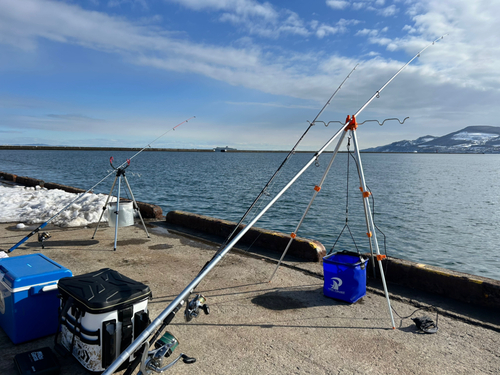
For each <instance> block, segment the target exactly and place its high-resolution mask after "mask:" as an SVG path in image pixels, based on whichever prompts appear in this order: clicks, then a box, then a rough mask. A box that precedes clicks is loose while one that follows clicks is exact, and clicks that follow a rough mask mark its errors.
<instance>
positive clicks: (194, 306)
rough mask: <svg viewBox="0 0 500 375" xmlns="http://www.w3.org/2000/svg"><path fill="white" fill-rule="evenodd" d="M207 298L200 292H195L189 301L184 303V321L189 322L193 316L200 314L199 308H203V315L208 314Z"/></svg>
mask: <svg viewBox="0 0 500 375" xmlns="http://www.w3.org/2000/svg"><path fill="white" fill-rule="evenodd" d="M206 302H207V299H206V298H205V297H203V295H201V294H197V295H196V297H194V298H193V300H192V301H191V302H189V303H188V304H187V305H186V310H185V311H184V319H186V322H190V321H191V320H193V318H197V317H198V315H200V309H201V310H203V312H204V313H205V315H208V314H210V307H208V305H207V304H206Z"/></svg>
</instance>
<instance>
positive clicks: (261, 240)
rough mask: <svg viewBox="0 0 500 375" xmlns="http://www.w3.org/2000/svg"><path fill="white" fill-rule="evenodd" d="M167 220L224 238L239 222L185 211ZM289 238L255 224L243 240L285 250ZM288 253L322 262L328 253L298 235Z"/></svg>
mask: <svg viewBox="0 0 500 375" xmlns="http://www.w3.org/2000/svg"><path fill="white" fill-rule="evenodd" d="M166 221H167V223H169V224H172V225H178V226H182V227H185V228H189V229H192V230H196V231H200V232H203V233H207V234H211V235H215V236H218V237H222V238H227V237H228V236H229V235H230V234H231V232H232V231H233V230H234V228H235V227H236V223H234V222H232V221H227V220H220V219H215V218H213V217H209V216H203V215H197V214H193V213H190V212H184V211H170V212H168V213H167V215H166ZM242 228H243V226H242V227H241V228H240V229H239V230H238V231H237V233H239V231H240V230H241V229H242ZM289 241H290V235H286V234H283V233H280V232H275V231H271V230H267V229H261V228H255V227H253V228H251V229H250V230H249V231H248V232H247V233H245V235H244V236H243V237H242V239H241V240H240V241H239V243H241V244H253V246H256V247H262V248H264V249H266V250H271V251H275V252H277V253H279V254H282V253H283V250H285V248H286V246H287V244H288V242H289ZM287 254H290V255H293V256H296V257H298V258H301V259H304V260H307V261H311V262H320V261H321V260H322V258H323V257H324V256H325V255H326V250H325V247H324V246H323V245H322V244H321V243H320V242H318V241H314V240H309V239H305V238H300V237H296V238H295V239H294V240H293V242H292V244H291V245H290V248H289V249H288V253H287Z"/></svg>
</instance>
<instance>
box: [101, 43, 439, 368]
mask: <svg viewBox="0 0 500 375" xmlns="http://www.w3.org/2000/svg"><path fill="white" fill-rule="evenodd" d="M443 37H444V36H442V37H440V38H438V39H436V40H435V41H434V42H432V44H430V45H434V43H435V42H437V41H438V40H440V39H442V38H443ZM430 45H429V46H430ZM429 46H427V47H425V48H424V49H422V50H421V51H420V52H418V53H417V54H416V55H415V56H414V57H413V58H412V59H411V60H410V61H409V62H408V63H406V64H405V65H404V66H403V67H402V68H401V69H400V70H398V71H397V72H396V73H395V74H394V75H393V76H392V77H391V78H390V79H389V80H388V81H387V82H386V83H385V84H384V85H383V86H382V87H381V88H380V89H379V90H378V91H376V93H375V94H374V95H373V96H372V97H371V98H370V99H368V101H367V102H366V103H365V104H364V105H363V106H362V107H361V108H360V109H359V110H358V111H357V112H356V113H355V115H354V116H353V117H354V122H353V120H352V119H350V120H349V121H347V120H346V122H345V124H344V125H343V126H342V127H341V128H340V129H339V130H338V131H337V132H336V133H335V134H334V135H333V136H332V137H331V138H330V139H329V140H328V141H327V142H326V143H325V144H324V145H323V147H321V148H320V149H319V150H318V151H317V152H316V153H315V154H314V156H313V157H312V158H311V159H310V160H309V161H308V162H307V163H306V165H305V166H304V167H303V168H302V169H301V170H300V171H299V172H298V173H297V174H296V175H295V176H294V177H293V178H292V179H291V180H290V181H289V182H288V183H287V184H286V185H285V187H283V188H282V190H281V191H279V192H278V193H277V194H276V196H275V197H274V198H273V199H271V201H270V202H269V203H268V204H267V205H266V206H265V207H264V208H263V209H262V210H261V211H260V212H259V213H258V214H257V215H256V216H255V218H254V219H253V220H252V221H251V222H250V223H249V224H248V225H247V226H245V227H244V228H243V229H242V230H241V231H240V232H239V233H238V234H237V235H236V236H235V237H234V238H233V239H232V240H231V241H230V242H229V243H228V244H227V245H226V247H225V248H224V249H222V250H221V251H219V252H218V253H217V255H216V256H215V257H214V258H213V259H212V260H211V261H210V262H209V263H208V264H207V265H206V266H205V267H204V268H203V269H202V271H201V272H200V273H199V274H198V275H197V276H196V277H195V278H194V279H193V280H192V281H191V282H190V283H189V284H188V286H187V287H186V288H185V289H184V290H183V291H182V292H181V293H180V294H179V295H178V296H177V297H176V298H175V299H174V300H173V301H172V302H171V303H170V304H169V305H168V306H167V308H166V309H165V310H163V311H162V312H161V313H160V315H158V317H157V318H156V319H155V320H154V321H153V322H152V323H151V324H150V325H149V326H148V327H147V328H146V329H145V330H144V331H143V332H142V333H141V334H140V335H139V336H138V337H137V338H135V340H134V341H133V342H132V344H130V345H129V346H128V347H127V348H126V349H125V350H124V351H123V352H122V353H121V354H120V355H119V356H118V358H117V359H116V360H115V361H114V362H113V363H112V364H111V365H110V366H109V367H108V368H107V369H106V370H105V371H104V372H103V373H102V375H111V374H113V373H114V372H115V371H117V370H118V367H119V366H120V365H121V364H122V363H124V362H125V360H127V359H128V358H130V357H131V356H132V355H134V353H136V352H137V351H139V352H140V350H139V349H141V348H142V353H141V358H140V362H141V367H140V368H141V371H140V373H141V374H142V375H146V374H150V373H152V371H155V372H160V371H159V370H158V367H157V361H159V360H161V358H158V356H157V352H158V350H153V351H151V352H149V347H150V342H149V341H148V337H149V336H150V335H151V334H152V333H153V332H154V331H155V330H156V329H157V328H158V327H159V326H160V325H162V324H163V325H165V324H168V323H170V321H171V320H172V319H173V318H174V317H175V314H176V313H177V312H178V311H179V310H180V308H181V307H182V306H183V305H184V303H185V302H186V301H187V300H188V299H189V297H190V295H191V294H192V292H193V291H194V289H195V288H196V286H197V285H198V284H199V283H200V282H201V281H202V280H203V278H204V277H205V276H206V275H207V274H208V273H209V272H210V271H211V270H212V269H213V268H214V267H215V266H216V265H217V263H218V262H219V261H220V260H221V259H222V258H223V257H224V256H225V255H226V254H227V253H228V252H229V251H230V250H231V249H232V248H233V247H234V246H235V245H236V243H237V242H238V241H239V240H240V239H241V238H242V237H243V236H244V235H245V233H246V232H248V231H249V230H250V228H252V226H253V225H254V224H255V223H256V222H257V221H258V220H259V219H260V218H261V217H262V216H263V215H264V214H265V213H266V212H267V210H269V208H271V206H272V205H273V204H274V203H275V202H276V201H277V200H278V199H279V198H280V197H281V196H282V195H283V194H284V193H285V192H286V191H287V190H288V189H289V188H290V186H292V185H293V184H294V183H295V181H296V180H297V179H298V178H299V177H300V176H301V175H302V174H303V173H304V172H305V171H306V170H307V169H308V168H309V167H310V166H311V165H312V164H313V163H314V162H315V160H317V158H318V157H319V156H320V155H321V154H322V153H323V152H324V151H325V150H326V149H327V148H328V146H330V144H331V143H332V142H333V141H334V140H335V139H336V138H337V137H338V136H339V135H340V134H342V132H343V131H345V130H346V129H348V126H349V125H351V124H353V123H355V117H356V116H358V115H359V114H360V113H361V112H362V111H363V110H364V109H365V108H366V107H367V106H368V105H369V104H370V103H371V102H372V101H373V100H374V99H375V98H378V97H380V93H381V92H382V90H384V89H385V88H386V87H387V85H388V84H389V83H390V82H392V80H394V78H396V77H397V76H398V75H399V74H400V73H401V71H402V70H403V69H404V68H405V67H406V66H408V65H409V64H410V63H411V62H412V61H413V60H415V58H417V57H418V56H420V54H421V53H422V52H423V51H425V50H426V49H427V48H428V47H429ZM202 303H203V306H205V305H206V304H205V298H204V297H203V296H202V295H200V294H197V295H196V297H195V298H194V299H193V300H192V301H190V302H189V303H187V305H186V310H185V314H184V316H185V317H188V316H196V315H197V313H198V310H199V308H200V306H201V304H202ZM193 314H194V315H193ZM186 320H187V319H186ZM158 334H159V332H157V333H156V334H155V336H154V337H157V336H158ZM159 341H161V339H160V340H159ZM156 345H159V346H160V347H161V345H162V344H161V343H159V342H158V343H156ZM157 349H158V348H157ZM132 371H133V370H132Z"/></svg>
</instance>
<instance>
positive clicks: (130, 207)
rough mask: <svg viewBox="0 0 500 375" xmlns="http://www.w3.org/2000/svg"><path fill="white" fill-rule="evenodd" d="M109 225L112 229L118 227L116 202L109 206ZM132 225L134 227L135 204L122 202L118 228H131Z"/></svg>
mask: <svg viewBox="0 0 500 375" xmlns="http://www.w3.org/2000/svg"><path fill="white" fill-rule="evenodd" d="M108 224H109V226H110V227H114V226H115V225H116V202H113V203H109V204H108ZM131 225H134V203H133V202H120V211H119V212H118V227H129V226H131Z"/></svg>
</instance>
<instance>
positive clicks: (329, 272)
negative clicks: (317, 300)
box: [323, 252, 368, 303]
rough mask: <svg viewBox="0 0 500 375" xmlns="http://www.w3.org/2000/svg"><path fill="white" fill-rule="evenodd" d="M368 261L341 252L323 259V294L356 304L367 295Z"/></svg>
mask: <svg viewBox="0 0 500 375" xmlns="http://www.w3.org/2000/svg"><path fill="white" fill-rule="evenodd" d="M367 262H368V259H365V258H363V257H362V256H360V255H358V254H356V253H350V252H339V253H335V254H331V255H328V256H326V257H324V258H323V272H324V285H323V294H324V295H325V296H327V297H330V298H335V299H338V300H341V301H345V302H349V303H354V302H356V301H357V300H359V299H360V298H361V297H364V296H365V295H366V264H367Z"/></svg>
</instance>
